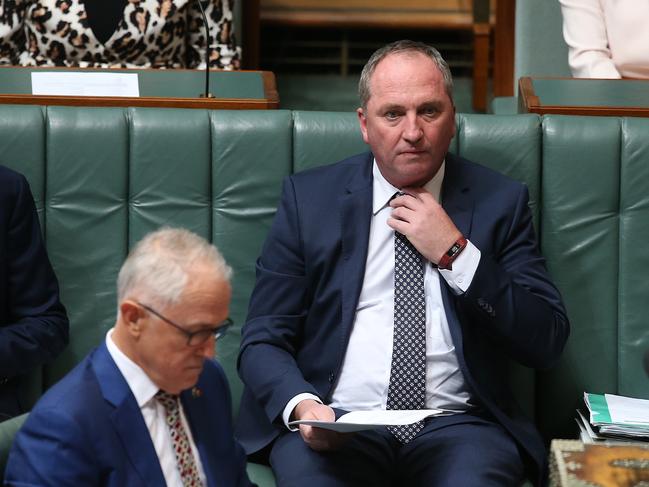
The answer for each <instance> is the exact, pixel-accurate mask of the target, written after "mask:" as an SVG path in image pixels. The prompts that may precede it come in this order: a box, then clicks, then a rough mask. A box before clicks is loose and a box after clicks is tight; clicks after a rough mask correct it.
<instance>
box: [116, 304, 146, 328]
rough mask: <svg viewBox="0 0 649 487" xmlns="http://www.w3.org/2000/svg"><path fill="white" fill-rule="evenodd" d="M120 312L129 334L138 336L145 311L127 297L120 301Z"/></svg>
mask: <svg viewBox="0 0 649 487" xmlns="http://www.w3.org/2000/svg"><path fill="white" fill-rule="evenodd" d="M119 312H120V315H121V317H122V322H123V323H124V325H125V326H126V329H127V330H128V332H129V334H130V335H132V336H133V337H138V336H139V335H140V333H141V331H142V324H143V323H142V320H143V319H144V318H145V316H146V313H145V311H144V310H143V309H142V308H141V307H140V306H138V305H137V304H136V303H134V302H133V301H131V300H128V299H126V300H124V301H122V302H121V303H120V305H119Z"/></svg>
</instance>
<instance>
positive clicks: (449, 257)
mask: <svg viewBox="0 0 649 487" xmlns="http://www.w3.org/2000/svg"><path fill="white" fill-rule="evenodd" d="M467 243H468V241H467V239H466V238H464V236H461V237H460V238H458V239H457V240H456V241H455V242H454V243H453V245H451V248H450V249H448V250H447V251H446V253H445V254H444V255H442V258H441V259H439V263H438V264H437V267H439V268H440V269H447V270H452V269H453V266H452V264H453V261H454V260H455V259H457V257H458V255H460V254H461V253H462V251H463V250H464V249H465V248H466V245H467Z"/></svg>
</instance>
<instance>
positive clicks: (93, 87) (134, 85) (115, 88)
mask: <svg viewBox="0 0 649 487" xmlns="http://www.w3.org/2000/svg"><path fill="white" fill-rule="evenodd" d="M32 94H33V95H46V96H49V95H57V96H140V88H139V86H138V78H137V73H83V72H77V71H75V72H64V73H60V72H55V71H40V72H34V73H32Z"/></svg>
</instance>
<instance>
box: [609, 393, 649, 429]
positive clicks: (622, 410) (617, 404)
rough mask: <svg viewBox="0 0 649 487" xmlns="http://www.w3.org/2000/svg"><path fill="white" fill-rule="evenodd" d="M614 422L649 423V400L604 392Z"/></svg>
mask: <svg viewBox="0 0 649 487" xmlns="http://www.w3.org/2000/svg"><path fill="white" fill-rule="evenodd" d="M604 397H605V398H606V403H607V404H608V410H609V413H610V414H611V420H612V421H613V422H614V423H631V424H646V425H649V400H647V399H635V398H633V397H625V396H616V395H614V394H604Z"/></svg>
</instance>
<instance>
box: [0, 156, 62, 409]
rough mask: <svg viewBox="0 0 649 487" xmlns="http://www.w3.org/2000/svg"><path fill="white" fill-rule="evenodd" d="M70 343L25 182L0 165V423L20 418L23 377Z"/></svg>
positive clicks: (23, 405) (22, 407)
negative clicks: (16, 417)
mask: <svg viewBox="0 0 649 487" xmlns="http://www.w3.org/2000/svg"><path fill="white" fill-rule="evenodd" d="M67 342H68V319H67V315H66V313H65V308H64V307H63V305H62V304H61V301H60V300H59V287H58V283H57V280H56V277H55V275H54V271H53V270H52V266H51V265H50V261H49V259H48V257H47V253H46V251H45V245H44V244H43V239H42V236H41V230H40V226H39V224H38V216H37V214H36V207H35V206H34V199H33V197H32V193H31V191H30V189H29V185H28V184H27V181H26V179H25V178H24V177H23V176H22V175H21V174H18V173H16V172H14V171H12V170H10V169H8V168H6V167H4V166H0V421H2V420H3V419H7V418H9V417H11V416H15V415H17V414H20V413H22V412H24V411H25V410H26V407H27V405H25V404H21V401H20V387H21V385H22V383H21V380H25V378H24V374H26V373H27V372H29V371H30V370H33V369H34V368H35V367H37V366H40V365H42V364H44V363H46V362H48V361H50V360H51V359H52V358H54V357H55V356H56V355H57V354H58V353H59V352H60V351H61V350H62V349H63V348H64V347H65V345H66V344H67Z"/></svg>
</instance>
